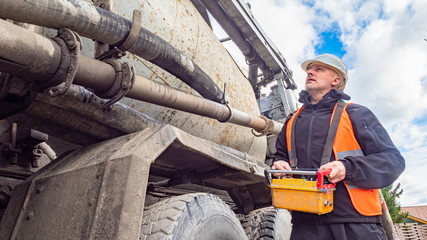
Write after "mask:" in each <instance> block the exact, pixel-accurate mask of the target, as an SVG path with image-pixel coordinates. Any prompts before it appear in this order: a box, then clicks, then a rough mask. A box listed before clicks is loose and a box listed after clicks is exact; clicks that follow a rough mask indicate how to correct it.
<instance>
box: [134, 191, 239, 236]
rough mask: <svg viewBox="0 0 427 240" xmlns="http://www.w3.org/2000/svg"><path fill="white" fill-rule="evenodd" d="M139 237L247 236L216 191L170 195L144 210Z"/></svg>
mask: <svg viewBox="0 0 427 240" xmlns="http://www.w3.org/2000/svg"><path fill="white" fill-rule="evenodd" d="M140 239H142V240H151V239H171V240H172V239H173V240H184V239H185V240H214V239H215V240H216V239H221V240H240V239H245V240H246V239H247V238H246V234H245V231H244V230H243V227H242V225H241V224H240V222H239V220H238V219H237V217H236V215H235V214H234V212H233V211H232V210H231V209H230V207H229V206H228V205H227V204H225V203H224V202H223V201H222V200H221V199H219V198H218V197H216V196H215V195H211V194H205V193H192V194H186V195H181V196H177V197H173V198H169V199H166V200H163V201H160V202H158V203H155V204H153V205H151V206H149V207H146V209H145V210H144V214H143V223H142V226H141V234H140Z"/></svg>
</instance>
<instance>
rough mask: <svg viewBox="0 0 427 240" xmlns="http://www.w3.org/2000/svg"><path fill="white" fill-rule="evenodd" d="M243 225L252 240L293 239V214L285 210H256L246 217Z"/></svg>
mask: <svg viewBox="0 0 427 240" xmlns="http://www.w3.org/2000/svg"><path fill="white" fill-rule="evenodd" d="M242 225H243V228H244V229H245V232H246V236H247V237H248V238H249V239H250V240H255V239H256V240H258V239H263V240H267V239H275V240H288V239H289V238H290V237H291V230H292V224H291V214H290V213H289V211H288V210H285V209H279V208H274V207H267V208H260V209H256V210H254V211H252V212H250V213H249V214H248V215H246V216H245V218H244V220H243V222H242Z"/></svg>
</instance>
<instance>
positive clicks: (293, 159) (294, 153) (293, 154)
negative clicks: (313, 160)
mask: <svg viewBox="0 0 427 240" xmlns="http://www.w3.org/2000/svg"><path fill="white" fill-rule="evenodd" d="M301 111H302V109H300V110H299V111H297V112H296V113H295V114H296V116H295V117H294V119H293V120H292V126H291V152H290V155H289V160H290V162H291V168H297V167H298V160H297V150H296V147H295V125H296V122H297V118H298V115H299V114H300V112H301Z"/></svg>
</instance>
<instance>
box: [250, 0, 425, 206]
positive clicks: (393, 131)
mask: <svg viewBox="0 0 427 240" xmlns="http://www.w3.org/2000/svg"><path fill="white" fill-rule="evenodd" d="M309 2H310V3H312V6H309V5H307V4H305V3H307V1H302V0H301V1H298V0H287V1H274V0H263V1H250V3H251V5H252V11H253V13H254V15H255V17H256V18H257V20H258V21H259V22H260V24H261V26H262V27H263V28H264V30H265V32H266V33H267V34H268V35H269V37H270V38H271V39H272V40H273V42H275V44H276V45H277V47H278V48H279V49H280V51H281V52H282V53H283V55H284V57H285V58H286V60H287V62H288V64H289V66H290V67H291V69H292V70H293V71H294V79H295V81H296V82H297V84H298V85H299V88H300V89H302V88H303V87H304V84H303V82H304V79H305V73H304V72H303V71H302V70H301V68H300V66H299V64H300V62H301V61H302V60H304V59H306V58H308V57H312V56H313V55H314V54H315V50H314V49H315V46H316V44H319V43H320V42H321V41H322V39H321V36H320V33H321V31H330V30H333V29H332V28H334V27H336V26H338V28H339V29H338V31H339V32H340V33H341V36H340V40H341V41H342V43H343V45H344V48H345V51H346V55H345V56H344V61H345V62H346V63H347V65H348V66H349V83H348V85H347V88H346V92H347V93H349V94H350V95H351V96H352V101H353V102H357V103H361V104H363V105H365V106H367V107H369V108H370V109H371V110H372V111H373V112H374V113H375V114H376V115H377V116H378V118H379V119H380V121H381V122H382V123H383V124H384V126H385V127H386V129H387V130H388V132H389V134H390V136H391V137H392V139H393V141H394V143H395V144H396V145H397V146H398V147H399V149H401V151H402V154H403V155H404V157H405V158H406V166H407V168H406V170H405V172H404V173H403V174H402V176H401V177H400V178H399V179H398V180H397V182H401V184H402V188H403V189H404V194H403V196H402V198H401V203H402V205H404V206H407V205H411V204H421V203H422V204H427V193H426V191H425V187H423V184H422V183H423V182H424V181H425V180H424V179H423V170H424V169H426V167H427V147H425V146H427V125H426V123H425V121H424V123H420V122H419V121H418V119H419V118H421V117H424V118H425V117H426V116H427V42H426V41H425V40H424V38H426V37H427V33H426V31H427V1H425V0H399V1H395V0H369V1H368V0H357V1H354V0H321V1H309ZM335 31H336V30H335ZM424 171H425V170H424Z"/></svg>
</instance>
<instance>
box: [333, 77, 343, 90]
mask: <svg viewBox="0 0 427 240" xmlns="http://www.w3.org/2000/svg"><path fill="white" fill-rule="evenodd" d="M340 82H341V78H340V77H339V76H337V77H336V78H334V81H332V83H331V85H332V86H333V87H337V88H338V86H339V85H340Z"/></svg>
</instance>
